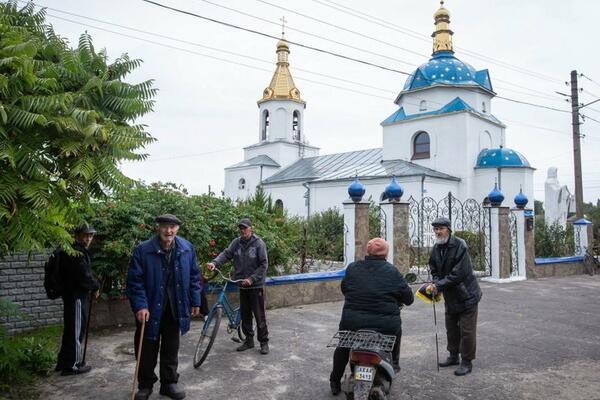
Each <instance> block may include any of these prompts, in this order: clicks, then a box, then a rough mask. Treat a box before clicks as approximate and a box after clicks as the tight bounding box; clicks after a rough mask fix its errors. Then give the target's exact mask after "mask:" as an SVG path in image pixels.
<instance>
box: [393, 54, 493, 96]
mask: <svg viewBox="0 0 600 400" xmlns="http://www.w3.org/2000/svg"><path fill="white" fill-rule="evenodd" d="M436 84H443V85H469V86H472V85H477V86H481V87H483V88H484V89H487V90H489V91H492V90H493V89H492V83H491V81H490V75H489V73H488V70H487V69H484V70H481V71H477V70H475V68H473V67H472V66H470V65H469V64H467V63H466V62H463V61H461V60H459V59H458V58H456V57H454V53H453V52H451V51H440V52H438V53H436V54H434V55H433V57H432V58H431V59H430V60H429V61H428V62H426V63H425V64H423V65H421V66H420V67H419V68H417V69H416V70H415V72H413V74H412V75H411V76H410V77H409V78H408V79H407V80H406V83H405V84H404V89H403V90H412V89H418V88H422V87H428V86H434V85H436Z"/></svg>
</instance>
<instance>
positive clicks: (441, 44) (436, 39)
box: [431, 1, 454, 54]
mask: <svg viewBox="0 0 600 400" xmlns="http://www.w3.org/2000/svg"><path fill="white" fill-rule="evenodd" d="M433 17H434V19H435V31H434V32H433V34H432V35H431V37H433V54H436V53H437V52H440V51H451V52H453V51H454V50H453V49H452V35H453V34H454V32H452V31H451V30H450V12H449V11H448V10H447V9H446V8H445V7H444V2H443V1H440V8H439V9H438V10H437V11H436V12H435V13H434V14H433Z"/></svg>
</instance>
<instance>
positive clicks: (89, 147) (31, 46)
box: [0, 1, 157, 254]
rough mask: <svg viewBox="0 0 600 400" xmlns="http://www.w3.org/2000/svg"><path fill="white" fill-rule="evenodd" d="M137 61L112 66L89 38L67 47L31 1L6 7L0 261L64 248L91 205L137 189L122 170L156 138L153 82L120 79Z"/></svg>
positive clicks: (0, 43) (1, 55)
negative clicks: (150, 121)
mask: <svg viewBox="0 0 600 400" xmlns="http://www.w3.org/2000/svg"><path fill="white" fill-rule="evenodd" d="M140 64H141V60H136V59H130V58H129V56H128V55H127V54H124V55H122V56H121V57H119V58H117V59H116V60H115V61H114V62H112V63H108V56H107V53H106V51H105V50H102V51H100V52H96V50H95V49H94V46H93V44H92V39H91V37H90V36H89V35H88V34H87V33H84V34H83V35H81V37H80V39H79V43H78V46H77V48H74V49H71V48H70V47H69V46H68V43H67V42H66V40H65V39H63V38H61V37H59V36H58V35H57V34H56V33H55V32H54V30H53V28H52V27H51V26H49V25H46V24H45V10H43V9H42V10H40V11H37V12H36V11H35V7H34V5H33V3H28V4H27V5H26V6H24V7H23V8H21V9H18V8H17V3H16V1H10V2H9V3H2V4H0V170H1V171H2V174H1V175H0V254H2V253H8V252H12V251H18V250H21V251H30V250H34V249H43V248H46V247H48V246H49V245H52V244H56V243H57V242H58V243H60V244H63V245H66V246H68V245H69V243H70V235H69V229H70V228H71V227H72V226H73V225H74V224H76V223H79V222H80V220H79V219H78V218H79V217H78V215H80V214H81V211H82V210H85V209H86V208H87V207H89V204H90V200H92V199H94V198H102V197H103V196H105V195H106V194H107V193H110V192H118V191H120V190H122V189H124V188H127V187H128V186H130V185H131V183H132V182H131V180H130V179H128V178H127V177H126V176H124V175H123V174H122V173H121V171H120V170H119V168H118V166H119V163H120V162H121V161H124V160H143V159H144V158H145V157H146V155H145V154H140V153H139V152H138V151H139V150H140V149H143V148H144V147H145V146H146V145H147V144H149V143H151V142H152V141H153V140H154V139H153V138H152V137H151V136H150V135H149V134H148V133H147V132H146V130H145V129H146V127H145V126H144V125H140V124H136V123H135V120H136V119H137V118H139V117H141V116H142V115H144V114H146V113H148V112H150V111H151V110H152V107H153V105H154V101H153V100H152V98H153V97H154V96H155V94H156V90H157V89H155V88H154V87H153V81H151V80H148V81H144V82H141V83H138V84H129V83H126V82H124V81H123V79H124V78H125V77H126V76H127V75H128V74H129V73H130V72H131V71H132V70H134V69H135V68H137V67H139V65H140Z"/></svg>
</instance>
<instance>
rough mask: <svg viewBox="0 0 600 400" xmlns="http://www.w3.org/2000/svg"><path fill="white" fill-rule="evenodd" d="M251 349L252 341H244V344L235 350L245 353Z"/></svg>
mask: <svg viewBox="0 0 600 400" xmlns="http://www.w3.org/2000/svg"><path fill="white" fill-rule="evenodd" d="M253 348H254V340H252V339H251V340H248V339H246V341H245V342H244V343H242V345H241V346H239V347H238V348H237V349H236V350H237V351H246V350H248V349H253Z"/></svg>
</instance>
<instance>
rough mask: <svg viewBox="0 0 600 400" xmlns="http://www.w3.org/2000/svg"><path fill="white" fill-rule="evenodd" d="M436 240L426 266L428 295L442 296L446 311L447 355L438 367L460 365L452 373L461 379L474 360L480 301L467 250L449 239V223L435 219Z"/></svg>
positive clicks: (457, 240) (463, 245) (460, 240)
mask: <svg viewBox="0 0 600 400" xmlns="http://www.w3.org/2000/svg"><path fill="white" fill-rule="evenodd" d="M431 225H433V231H434V233H435V237H436V243H435V245H434V246H433V250H432V252H431V257H430V258H429V267H430V268H431V275H432V276H433V284H432V285H430V287H429V288H430V290H431V291H432V293H434V294H436V293H437V292H438V291H439V292H442V293H443V294H444V304H445V308H446V336H447V338H448V352H449V353H450V355H449V356H448V359H447V360H446V361H443V362H441V363H440V367H448V366H451V365H458V364H459V359H458V354H459V352H460V355H461V360H460V366H459V367H458V369H457V370H456V371H454V374H455V375H457V376H462V375H466V374H468V373H470V372H471V371H472V369H473V364H472V361H473V360H474V359H475V350H476V331H477V308H478V307H477V305H478V303H479V300H481V289H480V288H479V283H478V282H477V279H476V278H475V275H474V274H473V265H472V264H471V258H470V257H469V249H468V248H467V244H466V243H465V241H464V240H462V239H460V238H457V237H456V236H452V229H451V224H450V220H449V219H448V218H444V217H441V218H437V219H435V220H434V221H433V223H432V224H431Z"/></svg>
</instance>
